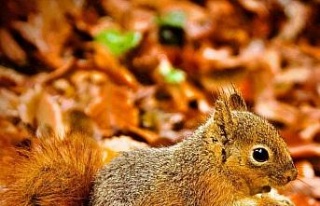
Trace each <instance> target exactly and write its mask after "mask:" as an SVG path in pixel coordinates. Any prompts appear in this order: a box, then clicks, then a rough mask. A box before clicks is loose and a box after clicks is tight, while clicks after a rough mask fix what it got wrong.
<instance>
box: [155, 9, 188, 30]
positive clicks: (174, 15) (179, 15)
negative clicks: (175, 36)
mask: <svg viewBox="0 0 320 206" xmlns="http://www.w3.org/2000/svg"><path fill="white" fill-rule="evenodd" d="M186 19H187V15H186V13H185V12H184V11H169V12H167V13H166V14H164V15H162V16H160V17H159V18H158V24H159V25H167V26H173V27H179V28H182V27H184V25H185V24H186Z"/></svg>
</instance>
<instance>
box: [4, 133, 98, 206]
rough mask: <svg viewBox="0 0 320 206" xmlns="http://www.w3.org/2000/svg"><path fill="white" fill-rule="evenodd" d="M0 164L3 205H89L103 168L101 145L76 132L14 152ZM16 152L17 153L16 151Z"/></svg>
mask: <svg viewBox="0 0 320 206" xmlns="http://www.w3.org/2000/svg"><path fill="white" fill-rule="evenodd" d="M10 151H11V156H10V158H8V159H7V160H6V161H1V162H0V168H1V169H0V185H1V187H0V205H2V206H13V205H19V206H20V205H21V206H37V205H41V206H46V205H62V206H67V205H68V206H70V205H71V206H72V205H85V204H87V203H88V198H89V194H90V191H91V186H92V181H93V177H94V175H95V174H96V173H97V170H98V169H99V168H101V166H102V158H101V154H100V150H99V147H98V145H97V143H96V142H95V141H94V140H93V139H90V138H88V137H86V136H84V135H83V134H79V133H73V134H70V135H67V137H66V138H65V139H63V140H61V139H59V138H58V137H55V136H50V137H46V138H41V139H36V140H35V141H33V144H32V146H31V148H30V149H19V150H17V149H15V150H13V148H11V149H10ZM13 151H14V152H13Z"/></svg>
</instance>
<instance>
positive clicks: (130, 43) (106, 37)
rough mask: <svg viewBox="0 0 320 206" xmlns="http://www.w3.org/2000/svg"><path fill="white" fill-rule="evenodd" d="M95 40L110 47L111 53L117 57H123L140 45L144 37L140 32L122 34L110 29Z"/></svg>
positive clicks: (98, 35)
mask: <svg viewBox="0 0 320 206" xmlns="http://www.w3.org/2000/svg"><path fill="white" fill-rule="evenodd" d="M94 39H95V41H97V42H99V43H101V44H103V45H105V46H106V47H108V49H109V51H110V52H111V53H112V54H114V55H115V56H121V55H122V54H124V53H126V52H127V51H129V50H130V49H133V48H135V47H136V46H137V45H139V43H140V41H141V39H142V35H141V33H139V32H132V31H128V32H120V31H118V30H114V29H110V30H104V31H102V32H100V33H99V34H97V35H96V36H95V37H94Z"/></svg>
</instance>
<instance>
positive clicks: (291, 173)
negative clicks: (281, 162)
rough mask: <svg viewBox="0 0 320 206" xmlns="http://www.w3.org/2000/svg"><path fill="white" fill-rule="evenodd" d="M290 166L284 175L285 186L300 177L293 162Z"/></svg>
mask: <svg viewBox="0 0 320 206" xmlns="http://www.w3.org/2000/svg"><path fill="white" fill-rule="evenodd" d="M289 165H290V167H289V169H288V170H287V171H285V172H284V174H283V177H284V182H285V184H287V183H289V182H291V181H293V180H295V179H297V176H298V171H297V168H296V167H295V166H294V164H293V162H291V163H290V164H289Z"/></svg>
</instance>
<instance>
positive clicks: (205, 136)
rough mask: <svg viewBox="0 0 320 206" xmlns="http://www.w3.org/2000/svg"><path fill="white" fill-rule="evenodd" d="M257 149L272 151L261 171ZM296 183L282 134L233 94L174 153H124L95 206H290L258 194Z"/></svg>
mask: <svg viewBox="0 0 320 206" xmlns="http://www.w3.org/2000/svg"><path fill="white" fill-rule="evenodd" d="M256 145H263V147H267V148H270V150H271V151H270V152H271V153H270V159H269V161H267V162H266V163H265V164H262V165H260V166H256V165H253V163H252V162H251V160H250V154H251V151H252V147H253V146H256ZM295 178H296V169H295V167H294V166H293V163H292V159H291V157H290V155H289V152H288V149H287V146H286V144H285V143H284V141H283V139H282V138H281V137H280V136H279V134H278V132H277V131H276V129H275V128H274V127H273V126H272V125H270V124H269V123H268V122H266V121H265V120H264V119H263V118H261V117H258V116H256V115H254V114H252V113H250V112H248V111H247V110H246V105H245V103H244V101H243V99H242V97H241V96H240V95H239V94H238V93H237V92H236V91H233V93H231V94H226V93H222V94H221V95H220V98H219V99H218V100H217V104H216V111H215V113H214V114H213V116H212V117H211V118H209V119H208V121H207V122H206V123H205V124H204V125H202V126H201V127H200V128H198V129H197V130H196V131H195V133H194V134H193V136H192V137H190V138H188V139H186V140H184V141H183V142H181V143H179V144H177V145H175V146H172V147H166V148H160V149H144V150H139V151H133V152H129V153H123V154H122V155H120V156H119V157H117V158H115V159H114V160H113V161H111V163H110V164H108V165H105V166H104V167H103V168H102V169H101V170H100V172H99V173H98V175H97V177H96V179H95V185H94V191H93V196H92V197H91V198H92V205H93V206H111V205H112V206H113V205H116V206H151V205H152V206H160V205H161V206H170V205H176V206H194V205H198V206H220V205H234V206H236V205H243V206H244V205H251V204H252V205H259V206H262V205H268V204H269V203H270V202H272V204H273V203H278V202H279V205H290V202H289V203H286V202H285V203H283V202H281V200H279V201H278V200H273V199H272V197H269V196H267V197H266V196H265V195H264V198H261V197H260V198H259V197H257V196H256V194H258V193H261V192H263V190H264V188H265V187H266V186H267V187H273V188H277V187H280V186H283V185H285V184H287V183H288V181H289V180H293V179H295ZM265 202H269V203H268V204H264V203H265ZM280 202H281V204H280ZM274 205H277V204H274Z"/></svg>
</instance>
